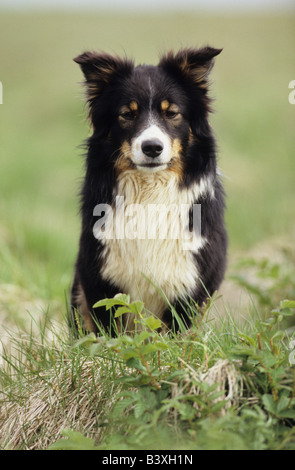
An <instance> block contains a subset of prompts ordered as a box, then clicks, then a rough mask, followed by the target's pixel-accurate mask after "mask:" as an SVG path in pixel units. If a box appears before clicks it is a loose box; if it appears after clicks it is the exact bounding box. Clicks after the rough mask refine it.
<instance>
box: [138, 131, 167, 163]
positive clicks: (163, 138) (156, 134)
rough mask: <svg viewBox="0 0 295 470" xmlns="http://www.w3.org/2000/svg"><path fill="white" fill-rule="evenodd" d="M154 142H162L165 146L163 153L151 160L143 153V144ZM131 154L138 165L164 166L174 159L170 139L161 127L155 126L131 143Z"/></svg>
mask: <svg viewBox="0 0 295 470" xmlns="http://www.w3.org/2000/svg"><path fill="white" fill-rule="evenodd" d="M153 140H157V141H160V142H161V144H162V145H163V151H162V152H161V153H160V155H159V156H158V157H156V158H150V157H148V156H147V155H145V154H144V152H143V151H142V144H143V143H144V142H146V141H153ZM131 153H132V160H133V163H135V164H136V165H147V164H149V163H157V164H159V165H163V166H164V165H167V164H168V163H169V162H170V160H171V158H172V142H171V139H170V137H169V136H168V135H167V134H165V133H164V132H163V131H162V130H161V129H160V127H159V126H157V125H155V124H153V125H151V126H150V127H148V128H147V129H145V130H144V131H143V132H142V133H141V134H139V135H138V136H137V137H135V139H133V141H132V143H131ZM158 169H159V167H158Z"/></svg>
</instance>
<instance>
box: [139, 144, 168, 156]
mask: <svg viewBox="0 0 295 470" xmlns="http://www.w3.org/2000/svg"><path fill="white" fill-rule="evenodd" d="M163 149H164V147H163V144H162V142H161V141H160V140H158V139H154V140H145V141H144V142H143V143H142V144H141V150H142V151H143V153H144V154H145V155H147V156H148V157H151V158H156V157H158V156H159V155H160V154H161V153H162V152H163Z"/></svg>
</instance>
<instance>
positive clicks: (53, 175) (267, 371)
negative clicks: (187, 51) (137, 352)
mask: <svg viewBox="0 0 295 470" xmlns="http://www.w3.org/2000/svg"><path fill="white" fill-rule="evenodd" d="M294 32H295V28H294V15H292V14H289V15H284V14H276V15H275V16H274V15H268V14H259V15H255V16H254V15H244V16H242V15H241V16H237V15H219V16H218V15H205V14H202V15H199V14H195V15H184V14H183V15H182V14H179V15H177V16H176V15H170V16H169V15H168V16H167V15H165V16H163V15H160V16H148V15H145V16H139V15H138V16H136V15H127V14H126V15H124V14H117V15H116V14H112V15H111V14H106V13H103V14H100V13H97V14H93V15H89V14H88V15H87V14H79V15H78V14H74V13H73V14H72V13H64V14H62V13H60V14H57V13H46V14H41V13H26V14H21V13H18V14H16V13H15V14H13V13H4V12H1V15H0V58H1V69H0V81H1V82H2V84H3V104H1V105H0V161H1V168H0V194H1V197H0V319H1V323H2V324H1V325H0V327H1V341H3V343H4V345H5V348H8V349H7V351H6V349H5V351H6V352H5V354H4V355H5V357H6V359H5V360H4V362H3V361H2V363H1V366H2V371H1V389H2V395H1V396H0V416H1V419H2V422H1V425H0V429H4V427H3V426H4V425H5V429H6V430H7V434H6V436H5V438H4V440H3V439H2V444H1V445H2V446H4V447H5V448H7V447H20V448H32V447H35V448H36V447H37V448H40V447H41V448H46V447H48V446H50V445H51V444H52V443H53V442H54V441H55V440H57V439H58V438H59V437H60V436H61V434H60V433H61V432H62V430H63V429H67V428H68V429H70V430H72V431H76V432H81V433H82V435H84V436H87V437H88V438H89V439H90V441H89V440H88V441H87V440H86V441H85V440H84V441H83V440H82V442H84V445H85V446H86V445H89V446H96V447H97V446H98V447H99V448H113V449H115V448H128V449H129V448H133V447H135V448H144V447H146V448H152V447H153V446H155V441H156V440H157V441H159V445H160V446H162V447H165V446H166V445H167V442H168V441H169V440H170V439H171V442H172V443H173V446H174V445H175V446H176V445H177V446H179V447H183V448H191V447H193V448H206V447H207V448H213V447H214V448H224V447H225V446H228V447H232V448H237V447H241V448H256V447H257V448H289V447H292V446H293V447H294V437H293V434H292V432H293V431H292V426H294V422H293V421H292V420H293V417H291V418H290V417H288V416H287V417H286V416H284V413H285V412H286V413H287V415H288V414H289V412H290V413H291V412H292V411H293V409H294V400H293V398H292V397H293V396H294V367H293V368H292V367H290V364H289V362H288V357H289V354H290V351H289V350H288V344H289V342H288V341H289V339H290V338H291V337H290V335H292V331H293V330H292V328H293V326H292V325H294V320H292V317H290V316H288V317H284V315H283V317H284V325H283V326H282V324H281V323H279V321H278V320H279V318H281V317H280V315H281V314H280V313H279V314H277V317H276V322H275V325H271V329H269V328H268V326H263V325H262V323H261V318H264V317H265V315H268V317H269V316H271V315H273V314H271V310H272V309H275V308H276V307H277V306H278V305H280V301H281V300H283V299H285V298H288V299H294V297H295V287H294V278H295V276H294V275H293V274H292V273H293V271H292V269H293V267H291V268H290V266H289V264H288V262H291V263H292V259H293V258H292V256H294V254H293V251H292V252H291V251H288V252H287V258H286V257H285V258H283V259H282V258H279V262H278V263H277V252H274V251H272V246H273V243H274V244H276V242H277V241H280V242H282V243H281V244H283V246H288V245H289V244H290V241H291V244H293V245H294V242H293V240H294V235H295V230H294V227H295V225H294V220H295V205H294V203H293V201H294V195H295V189H294V188H295V186H294V174H295V159H294V110H295V107H294V105H293V106H292V105H291V104H290V103H289V102H288V94H289V92H290V90H289V89H288V84H289V82H290V81H291V80H293V79H294V78H295V77H294V62H295V57H294V51H293V44H294ZM206 43H209V44H211V45H212V46H215V47H223V48H224V51H223V53H222V54H221V55H220V56H219V57H218V58H217V60H216V67H215V69H214V71H213V72H212V95H213V96H214V97H216V102H215V108H216V110H217V112H216V113H215V114H214V115H213V116H212V124H213V127H214V130H215V134H216V137H217V141H218V148H219V164H220V168H221V170H222V172H223V173H224V174H225V178H224V183H225V187H226V192H227V213H226V221H227V227H228V232H229V238H230V252H229V271H228V277H229V275H230V274H234V277H235V287H233V289H232V292H231V296H230V298H231V303H230V304H229V305H227V306H226V307H225V308H224V307H223V308H222V312H223V315H224V310H227V311H228V315H229V318H227V319H223V320H222V319H221V321H220V322H221V323H219V324H215V323H213V322H212V321H211V320H206V319H205V320H204V322H203V323H202V324H201V325H200V326H198V325H196V326H195V328H194V329H192V331H191V332H189V333H188V334H187V335H183V336H181V337H180V338H179V337H176V338H174V337H168V336H167V337H166V336H165V337H160V336H158V334H157V333H156V332H150V330H148V331H149V334H151V335H153V340H155V341H156V344H162V345H163V350H160V352H158V351H150V352H149V353H147V355H146V356H144V358H145V359H146V364H147V365H148V368H149V370H150V372H151V374H152V376H153V377H154V378H155V381H156V383H157V384H159V385H160V389H158V387H157V386H156V385H155V383H153V381H152V379H151V376H150V375H149V373H148V372H147V369H146V365H145V364H144V363H142V364H140V361H141V359H140V358H139V359H138V357H137V358H133V359H134V360H137V361H138V360H139V362H136V363H133V364H130V362H128V360H129V361H130V358H129V359H127V358H126V355H125V352H124V351H126V349H128V347H130V348H131V349H132V348H133V349H134V348H135V349H136V346H135V342H136V340H137V339H138V337H134V338H133V339H131V340H130V341H131V342H133V343H132V344H130V345H129V346H128V341H129V340H128V339H127V338H126V337H125V336H123V337H122V338H121V339H120V340H119V343H118V345H117V346H118V348H116V349H117V351H115V347H114V345H113V344H112V343H107V342H106V343H104V342H103V341H102V342H101V344H100V342H97V341H96V340H95V339H94V338H93V337H90V338H88V339H87V341H88V342H86V343H85V342H84V340H83V341H82V343H83V344H80V345H78V346H77V347H72V346H71V345H70V344H69V342H68V335H67V329H66V325H65V315H66V301H65V297H66V296H67V293H68V290H69V287H70V284H71V278H72V272H73V264H74V261H75V256H76V252H77V246H78V237H79V227H80V221H79V215H78V197H77V194H78V192H79V186H80V181H81V177H82V175H83V158H81V153H82V151H81V150H80V149H79V145H80V144H81V143H82V141H83V140H84V139H85V138H86V137H87V135H88V132H89V131H88V123H86V122H85V116H86V112H85V108H84V105H83V99H82V96H83V92H82V89H81V86H80V84H79V82H80V81H81V80H82V76H81V72H80V70H79V68H78V67H77V65H76V64H74V62H73V61H72V58H73V57H75V56H76V55H77V54H79V53H80V52H81V51H83V50H85V49H102V50H106V51H108V52H115V53H118V54H120V53H122V54H124V53H125V52H126V54H127V55H128V56H131V57H133V58H134V59H135V60H136V62H137V63H140V62H146V63H154V64H156V63H157V61H158V57H159V54H160V53H161V52H162V51H163V52H164V51H166V50H167V49H171V48H173V49H177V48H179V47H182V46H194V45H203V44H206ZM256 245H258V246H259V248H258V249H257V248H255V247H256ZM253 250H254V253H255V254H254V255H253ZM255 250H256V251H255ZM293 250H294V246H293ZM249 251H250V252H251V257H252V258H251V261H249V259H248V260H247V261H246V262H244V264H241V263H240V265H239V267H238V268H236V267H234V268H233V260H236V259H240V258H241V256H242V258H243V259H244V257H245V252H246V254H247V253H248V252H249ZM257 252H258V254H259V255H262V256H263V255H265V256H264V257H266V258H268V259H266V260H264V259H262V260H261V259H260V258H259V259H258V256H257ZM241 253H242V255H241ZM287 261H288V262H287ZM253 270H254V271H255V273H254V274H255V275H254V277H253ZM248 274H249V276H248ZM265 281H267V282H266V284H265ZM237 284H239V285H240V286H243V287H245V288H246V289H247V290H248V291H250V292H251V293H252V295H253V296H254V297H255V298H256V299H257V301H258V304H257V305H258V307H256V309H257V310H256V314H255V315H256V317H255V319H252V320H251V319H249V318H248V319H247V321H246V322H243V323H241V324H240V323H239V322H238V321H237V320H236V318H237V317H241V316H242V315H244V314H245V315H246V314H247V313H249V312H248V311H245V309H244V308H242V307H241V308H238V307H237V305H238V299H237V296H238V293H237V290H236V286H237ZM213 310H214V309H213ZM217 310H218V309H217ZM292 312H293V313H294V310H293V311H292ZM217 313H218V312H217ZM252 313H253V311H252ZM285 313H286V312H285V311H284V312H283V314H285ZM31 322H32V326H31ZM39 322H41V325H43V326H39ZM51 322H53V325H55V322H58V323H60V324H61V326H60V328H59V330H58V332H57V329H56V326H50V325H51ZM44 323H48V325H49V326H48V327H47V328H45V327H44ZM15 324H16V325H17V328H18V329H17V332H18V333H17V335H16V333H15ZM6 328H13V329H12V331H11V333H9V332H8V333H7V332H6V331H5V330H6ZM273 329H275V330H276V331H277V330H281V331H282V332H283V336H282V334H279V335H278V336H277V337H276V338H274V340H273V339H272V335H273V334H274V331H273ZM136 338H137V339H136ZM146 340H149V337H147V338H146ZM9 344H10V345H12V352H11V354H13V356H15V357H11V356H10V352H9V347H8V345H9ZM142 347H144V344H143V345H142ZM159 347H160V346H159ZM159 357H160V363H159V362H158V358H159ZM182 360H183V361H184V362H182ZM219 360H227V361H229V364H231V366H234V367H235V369H236V370H237V372H238V374H239V376H240V377H242V379H243V380H242V382H243V387H242V391H243V396H242V397H241V400H240V399H237V400H236V401H234V402H233V403H231V406H230V407H229V408H226V412H224V408H223V405H219V404H218V403H217V404H216V403H215V402H214V399H213V398H212V396H211V392H210V393H209V392H208V390H206V385H204V387H205V389H204V388H203V386H202V380H201V381H200V374H205V373H206V372H208V371H209V370H210V369H211V368H212V367H214V365H216V364H218V361H219ZM129 366H130V368H128V367H129ZM135 366H136V367H135ZM140 372H141V373H140ZM178 374H179V375H178ZM123 379H124V380H123ZM214 386H215V387H218V385H214ZM214 386H213V390H212V394H213V396H214V393H215V391H214V390H215V389H214ZM134 387H139V390H140V392H139V393H138V394H137V395H134ZM237 390H238V391H241V388H239V387H238V389H237ZM3 392H4V394H3ZM122 393H123V397H124V398H123V401H120V397H121V394H122ZM216 393H217V392H216ZM218 393H220V394H221V396H223V398H224V394H223V395H222V391H221V390H219V391H218ZM110 396H111V397H112V399H111V400H110V399H109V397H110ZM210 396H211V398H210ZM30 397H31V398H30ZM137 398H138V401H136V400H137ZM211 399H212V400H211ZM292 400H293V401H292ZM222 401H224V400H222ZM144 403H147V405H146V406H147V407H146V408H144ZM125 405H126V406H125ZM215 405H216V407H217V408H218V407H219V406H220V407H221V408H220V410H218V409H217V410H216V409H215V408H214V407H215ZM120 406H121V408H120ZM89 407H90V408H89ZM3 410H4V411H3ZM3 413H4V415H5V416H4V418H3ZM220 413H221V415H220ZM291 414H292V413H291ZM17 416H19V417H20V418H25V421H24V422H21V420H20V419H19V421H18V420H17ZM3 420H4V421H3ZM9 420H11V421H9ZM126 420H127V421H126ZM126 422H127V427H126V429H125V423H126ZM157 429H158V430H159V429H160V434H159V433H158V434H157V432H158V431H157ZM0 432H1V431H0ZM63 432H64V431H63ZM65 432H66V433H67V431H65ZM155 433H156V434H155ZM67 436H69V437H68V441H67V442H68V444H65V442H63V443H62V445H68V446H71V445H72V446H75V445H80V444H81V439H82V437H81V436H80V435H78V436H77V435H73V434H71V433H68V434H67ZM132 436H134V437H132ZM150 436H156V438H155V439H154V440H153V439H151V438H150ZM165 436H166V438H165ZM172 436H174V437H173V439H172ZM158 437H159V439H158ZM75 440H76V441H75ZM75 442H76V444H75ZM169 442H170V441H169ZM58 445H60V444H58ZM255 446H256V447H255Z"/></svg>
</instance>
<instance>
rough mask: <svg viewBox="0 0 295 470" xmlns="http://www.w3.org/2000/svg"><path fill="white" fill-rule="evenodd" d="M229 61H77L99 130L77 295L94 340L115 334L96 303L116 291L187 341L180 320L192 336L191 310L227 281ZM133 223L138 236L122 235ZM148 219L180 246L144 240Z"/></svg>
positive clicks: (92, 152)
mask: <svg viewBox="0 0 295 470" xmlns="http://www.w3.org/2000/svg"><path fill="white" fill-rule="evenodd" d="M221 51H222V49H215V48H212V47H209V46H206V47H202V48H199V49H193V48H191V49H190V48H188V49H182V50H180V51H179V52H177V53H173V52H168V53H166V54H165V55H163V56H162V57H161V59H160V62H159V64H158V65H157V66H151V65H139V66H135V65H134V63H133V61H131V60H129V59H127V58H120V57H117V56H112V55H109V54H106V53H96V52H85V53H83V54H81V55H79V56H78V57H76V58H75V59H74V61H75V62H76V63H77V64H79V66H80V67H81V69H82V72H83V74H84V77H85V82H84V84H85V88H86V101H87V103H88V109H89V119H90V121H91V124H92V128H93V133H92V136H91V137H90V138H89V139H88V141H87V156H86V172H85V179H84V184H83V186H82V190H81V218H82V229H81V236H80V243H79V252H78V257H77V261H76V265H75V274H74V280H73V284H72V289H71V306H72V310H71V312H72V313H71V319H73V318H77V313H78V315H80V316H81V318H82V326H83V328H84V329H85V330H86V331H92V332H94V333H96V334H97V333H98V332H99V331H101V328H102V329H103V330H107V331H108V332H110V333H111V334H114V321H113V318H112V316H111V314H110V310H107V311H106V309H105V307H99V308H93V305H94V304H95V303H96V302H97V301H99V300H101V299H104V298H112V297H114V296H115V295H116V294H118V293H125V294H129V295H130V299H131V300H132V301H135V300H141V301H143V303H144V306H145V311H146V312H147V313H148V314H153V315H155V316H156V317H158V318H159V319H160V320H161V322H162V324H163V328H166V329H168V330H170V329H174V330H176V331H177V330H178V329H179V324H180V322H179V319H181V322H182V324H183V325H185V327H187V328H189V327H190V325H191V315H190V314H189V313H188V312H189V308H188V306H189V305H192V303H193V304H195V305H198V306H199V307H201V306H202V305H203V303H204V302H206V300H207V299H208V297H210V296H211V295H212V294H213V293H214V292H215V291H216V290H217V289H218V287H219V285H220V283H221V281H222V280H223V277H224V273H225V269H226V251H227V232H226V229H225V224H224V210H225V202H224V201H225V195H224V190H223V186H222V182H221V178H220V173H219V170H218V167H217V159H216V143H215V138H214V136H213V132H212V129H211V127H210V124H209V119H208V118H209V113H210V112H211V99H210V97H209V96H208V88H209V83H208V80H209V74H210V70H211V69H212V66H213V63H214V58H215V57H216V56H217V55H219V54H220V52H221ZM167 206H169V208H171V207H172V208H173V209H175V210H169V211H168V213H166V214H165V215H166V217H163V215H161V217H162V218H161V217H160V219H159V218H157V217H156V216H151V215H150V217H147V218H146V217H145V215H146V213H147V210H146V209H147V208H150V207H152V208H153V209H154V208H155V207H156V208H158V207H160V208H162V209H163V208H164V209H165V207H167ZM180 206H182V207H184V210H182V211H180V210H179V209H177V208H179V207H180ZM195 207H200V208H201V211H200V213H201V215H200V217H199V219H200V227H201V229H200V230H199V229H198V227H197V228H196V227H193V214H194V208H195ZM139 208H140V210H139ZM130 209H133V210H130ZM135 209H138V210H135ZM128 210H129V218H128V216H127V215H126V214H127V212H128ZM160 212H161V211H160ZM124 217H125V220H123V219H124ZM126 217H127V222H128V223H129V229H130V224H131V229H130V230H129V232H130V233H129V236H127V235H126V233H123V236H122V233H120V236H114V231H115V232H118V231H119V232H120V230H121V229H122V227H123V222H125V224H126ZM130 217H131V218H130ZM143 218H144V219H145V220H144V222H145V227H146V226H147V227H148V228H149V229H155V230H154V233H153V234H152V235H155V233H156V235H157V233H158V232H157V230H158V229H159V228H161V227H162V226H164V225H165V227H166V235H167V234H169V231H170V232H173V233H174V232H175V233H176V232H177V234H178V236H177V237H174V238H173V237H168V236H164V237H163V236H158V237H157V236H149V237H144V236H142V235H143V234H142V233H141V234H140V236H136V235H138V231H139V232H140V230H139V229H140V228H142V225H143ZM114 219H115V222H114ZM164 220H165V224H164ZM128 223H127V225H128ZM114 227H115V228H114ZM125 228H126V227H125ZM115 235H116V234H115ZM184 235H186V236H187V235H188V237H187V238H189V241H190V245H189V247H186V248H184V246H183V243H182V242H184V241H185V239H186V238H185V237H184ZM173 312H174V313H173ZM175 312H177V315H175ZM122 318H123V322H124V326H125V330H128V331H132V330H134V329H135V326H136V322H134V316H133V317H132V315H131V314H126V315H123V317H122ZM177 319H178V321H177ZM74 322H75V321H74ZM121 326H122V325H121Z"/></svg>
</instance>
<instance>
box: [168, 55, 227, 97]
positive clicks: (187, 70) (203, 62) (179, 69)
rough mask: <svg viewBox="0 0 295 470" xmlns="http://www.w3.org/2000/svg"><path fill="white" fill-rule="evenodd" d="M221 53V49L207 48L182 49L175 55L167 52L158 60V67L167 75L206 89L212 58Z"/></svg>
mask: <svg viewBox="0 0 295 470" xmlns="http://www.w3.org/2000/svg"><path fill="white" fill-rule="evenodd" d="M221 51H222V49H214V48H213V47H209V46H207V47H202V48H201V49H183V50H180V51H179V52H177V53H176V54H174V53H173V52H168V54H166V55H165V56H163V57H162V59H161V60H160V63H159V67H161V68H163V69H164V70H165V71H166V72H167V73H168V74H173V75H174V76H177V77H179V78H182V79H187V80H189V81H190V82H192V83H193V84H195V85H197V86H199V87H201V88H202V87H206V85H207V79H208V75H209V72H210V70H211V69H212V67H213V63H214V57H216V56H217V55H218V54H220V53H221Z"/></svg>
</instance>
